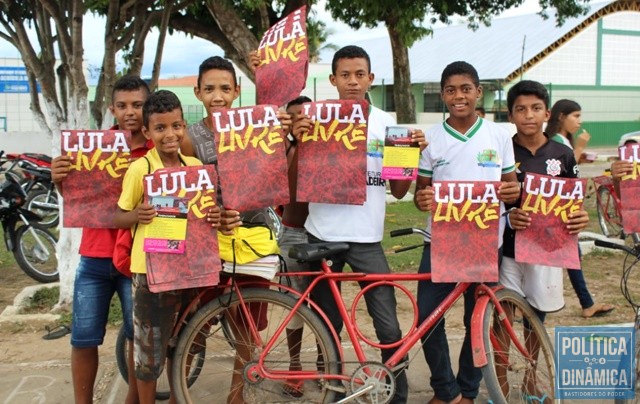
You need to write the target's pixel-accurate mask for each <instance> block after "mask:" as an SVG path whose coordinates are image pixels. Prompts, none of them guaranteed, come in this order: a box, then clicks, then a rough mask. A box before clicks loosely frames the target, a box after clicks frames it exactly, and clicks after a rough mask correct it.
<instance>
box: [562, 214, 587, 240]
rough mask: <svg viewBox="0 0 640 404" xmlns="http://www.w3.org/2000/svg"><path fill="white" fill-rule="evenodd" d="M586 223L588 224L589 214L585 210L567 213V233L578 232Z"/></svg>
mask: <svg viewBox="0 0 640 404" xmlns="http://www.w3.org/2000/svg"><path fill="white" fill-rule="evenodd" d="M587 224H589V214H588V213H587V211H586V210H579V211H577V212H573V213H569V220H567V230H568V231H569V234H578V233H580V232H581V231H582V230H584V229H585V227H587Z"/></svg>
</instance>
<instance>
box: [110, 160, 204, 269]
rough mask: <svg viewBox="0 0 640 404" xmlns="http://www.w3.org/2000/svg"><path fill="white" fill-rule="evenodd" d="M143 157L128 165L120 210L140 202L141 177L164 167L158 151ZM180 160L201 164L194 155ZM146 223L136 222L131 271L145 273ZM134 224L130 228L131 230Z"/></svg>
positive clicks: (120, 200)
mask: <svg viewBox="0 0 640 404" xmlns="http://www.w3.org/2000/svg"><path fill="white" fill-rule="evenodd" d="M145 157H146V158H147V160H148V161H149V163H148V164H147V160H145V159H144V158H139V159H137V160H136V161H134V162H133V163H131V165H130V166H129V169H128V170H127V173H126V174H125V175H124V179H123V181H122V193H121V194H120V199H119V200H118V207H119V208H120V209H122V210H126V211H130V210H133V209H135V208H136V207H137V206H138V205H139V204H140V203H141V202H142V197H143V195H144V188H143V178H144V176H145V175H148V174H149V173H152V172H155V171H156V170H157V169H160V168H164V165H163V164H162V160H160V156H159V155H158V151H157V150H156V149H155V148H153V149H151V150H149V152H147V155H146V156H145ZM180 157H181V158H182V161H184V163H185V164H186V165H187V166H198V165H202V163H201V162H200V160H198V159H197V158H195V157H188V156H183V155H180ZM145 227H146V225H144V224H138V230H137V231H136V234H135V235H134V238H133V246H132V248H131V272H133V273H137V274H146V273H147V259H146V254H145V252H144V251H143V244H144V230H145ZM134 229H135V225H134V226H133V227H132V228H131V231H132V232H133V231H134Z"/></svg>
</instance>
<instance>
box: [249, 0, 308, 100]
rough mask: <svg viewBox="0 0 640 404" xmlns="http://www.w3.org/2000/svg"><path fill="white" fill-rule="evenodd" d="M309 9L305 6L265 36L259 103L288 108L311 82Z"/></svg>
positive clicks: (260, 49)
mask: <svg viewBox="0 0 640 404" xmlns="http://www.w3.org/2000/svg"><path fill="white" fill-rule="evenodd" d="M306 10H307V8H306V6H302V7H300V8H299V9H297V10H295V11H294V12H292V13H291V14H289V15H287V16H286V17H284V18H283V19H281V20H280V21H278V22H277V23H276V24H275V25H274V26H272V27H271V28H269V30H267V32H265V33H264V36H263V37H262V40H261V41H260V45H259V46H258V56H259V57H260V65H258V67H257V68H256V103H257V104H275V105H278V106H282V105H285V104H286V103H288V102H289V101H291V100H293V99H294V98H296V97H298V96H299V95H300V92H301V91H302V90H303V89H304V87H305V85H306V82H307V71H308V69H309V52H308V44H307V22H306V21H307V12H306Z"/></svg>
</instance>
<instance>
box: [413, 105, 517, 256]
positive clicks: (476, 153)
mask: <svg viewBox="0 0 640 404" xmlns="http://www.w3.org/2000/svg"><path fill="white" fill-rule="evenodd" d="M425 137H426V139H427V141H428V142H429V145H428V146H427V147H426V149H424V150H423V151H422V155H421V156H420V166H419V170H418V175H420V176H422V177H431V178H432V180H433V181H500V179H501V177H502V175H503V174H507V173H510V172H512V171H514V170H515V158H514V156H513V143H512V140H511V136H510V135H509V132H508V131H507V130H506V129H504V128H502V127H500V126H498V125H496V124H495V123H493V122H491V121H487V120H485V119H482V118H480V117H478V119H477V120H476V122H475V123H474V124H473V125H472V126H471V128H469V130H468V131H467V133H465V134H462V133H460V132H458V131H457V130H455V129H453V128H452V127H451V126H450V125H449V124H447V123H446V122H443V123H442V124H438V125H435V126H433V127H431V128H429V129H428V130H427V132H426V133H425ZM500 211H501V212H503V211H504V204H502V203H500ZM427 223H428V225H427V230H430V229H431V218H430V217H429V221H428V222H427ZM504 225H505V223H504V220H503V219H502V216H501V220H500V245H502V233H503V232H504Z"/></svg>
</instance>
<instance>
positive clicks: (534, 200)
mask: <svg viewBox="0 0 640 404" xmlns="http://www.w3.org/2000/svg"><path fill="white" fill-rule="evenodd" d="M586 187H587V180H586V179H581V178H560V177H550V176H548V175H542V174H533V173H527V175H526V177H525V180H524V189H523V192H522V206H521V208H522V209H523V210H525V211H527V212H529V215H530V216H531V226H529V228H528V229H526V230H518V231H517V232H516V243H515V255H516V257H515V258H516V261H517V262H526V263H529V264H539V265H548V266H552V267H561V268H580V256H579V254H578V235H577V234H573V235H571V234H569V233H568V232H567V229H566V226H567V220H568V215H569V214H570V213H572V212H577V211H579V210H582V202H583V200H584V193H585V190H586Z"/></svg>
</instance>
